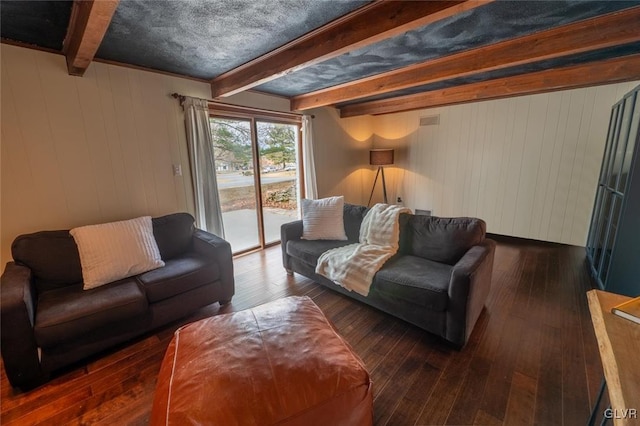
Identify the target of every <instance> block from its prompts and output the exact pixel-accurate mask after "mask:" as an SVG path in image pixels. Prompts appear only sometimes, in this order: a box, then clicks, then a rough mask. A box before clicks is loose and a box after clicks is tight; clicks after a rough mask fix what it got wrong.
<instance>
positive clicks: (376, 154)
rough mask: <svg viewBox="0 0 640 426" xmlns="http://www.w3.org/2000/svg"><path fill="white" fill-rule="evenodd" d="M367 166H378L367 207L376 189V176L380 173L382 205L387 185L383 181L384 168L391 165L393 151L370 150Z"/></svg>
mask: <svg viewBox="0 0 640 426" xmlns="http://www.w3.org/2000/svg"><path fill="white" fill-rule="evenodd" d="M369 164H371V165H372V166H378V172H377V173H376V179H375V180H374V181H373V187H372V188H371V195H370V196H369V202H368V203H367V207H369V205H370V204H371V198H373V191H374V190H375V189H376V183H377V182H378V176H379V175H380V173H382V193H383V194H384V203H385V204H388V201H387V184H386V182H385V181H384V167H383V166H389V165H391V164H393V149H372V150H370V151H369Z"/></svg>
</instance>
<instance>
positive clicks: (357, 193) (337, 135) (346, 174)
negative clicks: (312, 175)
mask: <svg viewBox="0 0 640 426" xmlns="http://www.w3.org/2000/svg"><path fill="white" fill-rule="evenodd" d="M309 113H310V114H313V115H314V116H315V118H314V119H313V134H314V136H313V142H314V156H315V164H316V178H317V183H318V197H320V198H322V197H329V196H334V195H344V197H345V201H346V202H348V203H352V204H366V202H367V198H368V194H365V193H366V191H367V189H366V188H370V184H371V183H370V182H371V179H372V177H371V175H370V170H369V168H368V167H367V166H365V165H367V164H368V162H369V149H370V148H371V145H372V144H373V118H372V117H370V116H363V117H353V118H348V119H340V114H339V112H338V111H337V110H336V109H334V108H318V109H315V110H312V111H309Z"/></svg>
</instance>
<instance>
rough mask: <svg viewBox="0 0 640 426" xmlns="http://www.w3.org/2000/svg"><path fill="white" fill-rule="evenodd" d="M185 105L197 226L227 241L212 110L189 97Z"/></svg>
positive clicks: (186, 98)
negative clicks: (217, 176)
mask: <svg viewBox="0 0 640 426" xmlns="http://www.w3.org/2000/svg"><path fill="white" fill-rule="evenodd" d="M182 105H183V107H184V124H185V128H186V130H187V145H188V146H189V161H190V163H191V180H192V181H193V192H194V199H195V205H196V211H195V214H196V224H197V226H198V227H199V228H201V229H204V230H205V231H209V232H211V233H213V234H216V235H217V236H219V237H221V238H224V228H223V226H222V210H221V208H220V197H219V196H218V181H217V178H216V165H215V160H214V155H213V138H212V136H211V127H210V126H209V107H208V105H207V101H206V100H204V99H197V98H190V97H185V100H184V103H183V104H182Z"/></svg>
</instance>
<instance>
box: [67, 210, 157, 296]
mask: <svg viewBox="0 0 640 426" xmlns="http://www.w3.org/2000/svg"><path fill="white" fill-rule="evenodd" d="M69 232H70V234H71V235H72V236H73V239H74V240H75V241H76V244H77V245H78V252H79V253H80V264H81V265H82V279H83V281H84V289H85V290H89V289H92V288H95V287H99V286H101V285H103V284H107V283H110V282H112V281H117V280H120V279H122V278H127V277H130V276H133V275H137V274H141V273H143V272H146V271H150V270H152V269H156V268H159V267H161V266H164V262H163V261H162V258H161V257H160V250H158V244H157V243H156V239H155V237H154V236H153V225H152V224H151V216H143V217H139V218H137V219H131V220H123V221H120V222H111V223H103V224H100V225H88V226H81V227H79V228H74V229H72V230H71V231H69Z"/></svg>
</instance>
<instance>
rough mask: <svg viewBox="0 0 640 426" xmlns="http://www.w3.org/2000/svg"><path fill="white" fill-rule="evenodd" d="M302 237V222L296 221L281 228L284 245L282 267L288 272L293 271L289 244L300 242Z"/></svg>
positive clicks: (281, 239) (281, 238)
mask: <svg viewBox="0 0 640 426" xmlns="http://www.w3.org/2000/svg"><path fill="white" fill-rule="evenodd" d="M301 237H302V221H301V220H296V221H293V222H289V223H285V224H283V225H282V226H280V242H281V244H282V265H283V266H284V268H285V269H286V270H287V271H291V266H290V265H289V255H288V254H287V242H288V241H291V240H299V239H300V238H301Z"/></svg>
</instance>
